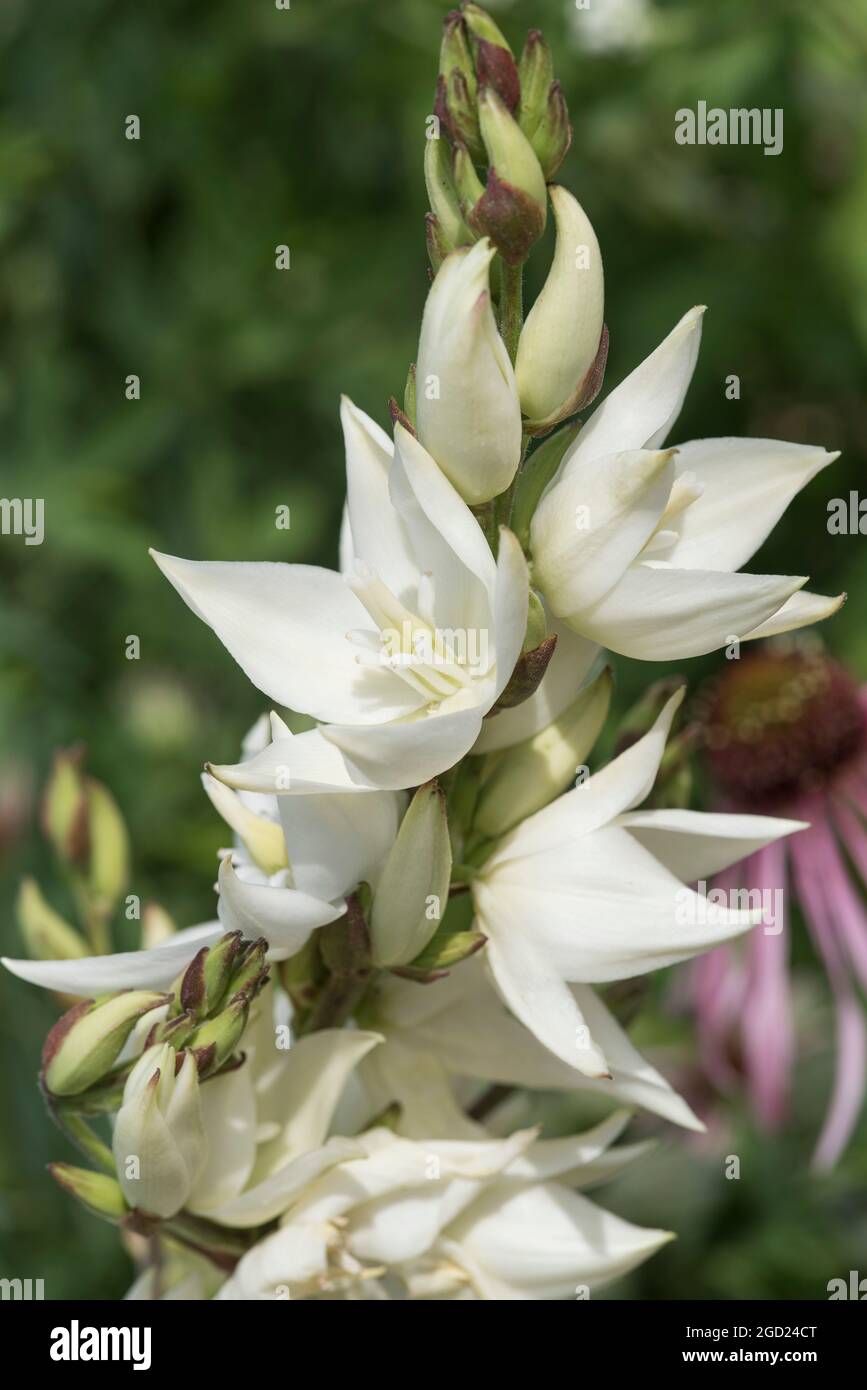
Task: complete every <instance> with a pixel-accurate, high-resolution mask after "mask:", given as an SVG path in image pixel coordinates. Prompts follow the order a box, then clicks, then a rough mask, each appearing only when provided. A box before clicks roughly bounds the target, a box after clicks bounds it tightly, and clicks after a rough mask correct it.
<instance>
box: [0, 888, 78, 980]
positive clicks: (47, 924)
mask: <svg viewBox="0 0 867 1390" xmlns="http://www.w3.org/2000/svg"><path fill="white" fill-rule="evenodd" d="M15 908H16V915H17V917H18V925H19V927H20V928H21V934H22V936H23V937H24V941H25V944H26V946H27V954H28V955H29V956H32V957H33V958H34V960H80V959H81V957H82V956H86V955H87V947H86V946H85V944H84V942H83V941H82V939H81V937H80V936H79V935H78V932H77V931H75V930H74V928H73V927H71V926H70V925H69V923H68V922H66V921H65V920H64V919H63V918H62V917H61V916H60V913H59V912H55V910H54V908H53V907H52V906H51V904H50V903H47V902H46V901H45V898H43V896H42V890H41V889H40V887H39V884H38V883H37V882H36V880H35V879H32V878H25V879H23V880H22V882H21V887H20V888H19V890H18V901H17V903H16V905H15Z"/></svg>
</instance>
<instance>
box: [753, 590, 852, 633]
mask: <svg viewBox="0 0 867 1390" xmlns="http://www.w3.org/2000/svg"><path fill="white" fill-rule="evenodd" d="M845 602H846V595H845V594H835V595H834V596H833V597H832V598H827V597H826V596H825V595H824V594H812V593H809V592H808V591H807V590H806V589H801V590H799V592H798V593H796V594H792V596H791V598H788V599H786V602H785V603H784V604H783V606H782V608H779V609H778V610H777V612H776V613H774V614H772V615H771V617H770V618H767V619H766V621H765V622H763V623H760V624H759V626H758V627H754V628H753V629H752V631H750V632H747V633H745V634H744V641H745V642H754V641H755V640H756V639H757V638H758V639H761V638H764V637H778V636H779V634H780V633H781V632H793V631H794V630H795V628H799V627H809V626H810V624H811V623H821V622H824V620H825V618H831V617H833V616H834V614H835V613H837V612H839V610H840V609H841V608H842V607H843V604H844V603H845Z"/></svg>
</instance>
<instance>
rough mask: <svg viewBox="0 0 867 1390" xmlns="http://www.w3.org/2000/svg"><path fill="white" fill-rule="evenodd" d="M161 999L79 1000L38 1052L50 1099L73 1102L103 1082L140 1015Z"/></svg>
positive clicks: (131, 993) (129, 994) (148, 993)
mask: <svg viewBox="0 0 867 1390" xmlns="http://www.w3.org/2000/svg"><path fill="white" fill-rule="evenodd" d="M166 998H167V996H166V995H165V994H157V993H155V991H153V990H144V989H129V990H123V991H122V992H121V993H119V994H109V995H104V996H102V998H100V999H83V1000H82V1001H81V1003H79V1004H76V1005H74V1007H73V1008H71V1009H69V1010H68V1012H67V1013H65V1014H64V1015H63V1017H62V1018H59V1019H58V1020H57V1022H56V1023H55V1025H54V1027H53V1028H52V1029H51V1032H50V1033H49V1034H48V1037H47V1038H46V1039H45V1045H44V1047H43V1049H42V1080H43V1083H44V1085H45V1088H46V1090H48V1091H49V1092H50V1093H51V1094H52V1095H55V1096H76V1095H79V1094H80V1093H81V1092H82V1091H86V1090H87V1088H88V1087H89V1086H93V1085H94V1084H95V1083H96V1082H97V1081H99V1080H100V1078H101V1077H103V1076H104V1075H105V1074H106V1072H107V1071H109V1069H110V1068H111V1067H112V1065H113V1064H114V1062H115V1061H116V1060H117V1057H118V1054H119V1053H120V1050H121V1048H122V1047H123V1045H124V1043H125V1042H126V1040H127V1038H128V1037H129V1035H130V1033H131V1032H132V1029H133V1026H134V1024H135V1023H136V1021H137V1020H138V1019H139V1018H141V1017H142V1015H143V1014H146V1013H148V1012H149V1011H150V1010H151V1009H154V1008H156V1007H157V1006H158V1005H159V1004H164V1003H165V1002H166Z"/></svg>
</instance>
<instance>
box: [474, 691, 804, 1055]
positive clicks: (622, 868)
mask: <svg viewBox="0 0 867 1390" xmlns="http://www.w3.org/2000/svg"><path fill="white" fill-rule="evenodd" d="M682 697H683V691H682V690H680V691H678V692H677V693H676V694H675V695H673V696H672V698H671V699H670V700H669V701H668V703H667V705H666V706H665V709H664V710H663V711H662V713H661V714H660V716H659V718H658V719H657V721H656V723H655V724H654V726H653V728H652V729H651V730H650V732H649V733H647V734H646V735H645V736H644V738H642V739H640V740H639V741H638V742H637V743H635V744H633V745H632V746H631V747H630V748H628V749H627V750H626V752H624V753H621V754H620V756H619V757H618V758H615V759H614V761H613V762H611V763H609V764H608V765H607V766H606V767H604V768H602V769H601V771H599V772H595V773H593V774H592V775H591V776H590V777H589V778H588V779H587V781H586V782H584V783H582V784H581V785H579V786H577V787H575V788H574V789H573V790H572V791H570V792H567V793H566V794H565V795H564V796H561V797H558V798H557V800H556V801H552V802H551V803H550V805H548V806H546V807H545V808H544V810H541V811H538V812H537V813H536V814H535V815H534V816H531V817H530V818H529V819H528V820H525V821H523V822H522V823H521V824H520V825H518V826H517V827H516V828H515V829H514V830H513V831H510V832H509V834H508V835H506V836H505V838H504V839H503V840H501V841H500V842H499V844H498V845H497V848H496V849H495V851H494V853H493V854H492V855H491V857H490V858H489V859H488V860H487V861H486V862H485V864H484V865H483V866H482V868H481V870H480V871H479V875H478V877H477V878H475V879H474V880H473V882H472V892H473V899H474V903H475V910H476V918H477V926H478V928H479V930H480V931H482V932H483V933H484V935H485V936H486V937H487V938H488V942H487V946H486V948H485V958H486V960H487V963H488V965H489V967H490V969H491V972H492V975H493V978H494V980H495V982H496V985H497V988H498V989H499V990H500V993H501V994H502V996H503V999H504V1000H505V1002H506V1003H507V1004H508V1005H509V1008H510V1009H511V1010H512V1012H513V1013H514V1014H516V1015H517V1017H518V1018H520V1019H521V1020H522V1022H523V1023H525V1024H526V1026H527V1027H528V1028H529V1029H530V1030H531V1032H533V1033H535V1035H536V1037H537V1038H538V1039H539V1040H540V1042H542V1043H544V1044H545V1046H546V1047H547V1048H549V1049H550V1050H551V1051H552V1052H553V1053H555V1055H556V1056H558V1057H559V1058H561V1059H562V1060H563V1061H564V1062H566V1063H568V1064H569V1065H570V1066H573V1067H577V1068H578V1070H579V1071H582V1072H584V1073H585V1075H587V1076H596V1077H605V1076H609V1075H611V1073H612V1068H611V1065H610V1063H609V1060H608V1059H607V1057H606V1056H605V1052H604V1048H603V1045H602V1040H601V1038H598V1037H596V1036H595V1035H594V1030H593V1027H592V1025H591V1023H590V1020H589V1018H587V1017H585V1015H584V1014H583V1013H582V1009H581V1003H580V996H579V995H577V994H576V993H575V992H574V991H573V990H570V988H569V985H570V983H579V982H580V983H581V984H597V983H604V982H606V981H611V980H623V979H628V978H630V977H632V976H633V975H642V974H645V973H646V972H647V971H650V970H657V969H660V968H661V967H663V966H667V965H673V964H675V963H676V962H678V961H683V960H687V959H688V958H689V957H690V956H694V955H697V954H698V953H699V952H701V951H707V950H710V949H711V948H712V947H714V946H717V945H719V944H720V943H721V942H723V941H726V940H728V939H729V938H730V937H733V936H737V935H739V934H740V933H741V932H743V931H746V930H747V929H748V928H749V927H751V926H753V925H755V924H756V923H757V922H758V921H759V920H760V917H761V909H757V910H755V911H753V910H742V909H740V908H734V909H729V908H726V907H722V906H720V907H716V906H715V907H714V908H713V910H708V908H707V905H706V904H705V902H704V900H702V899H699V897H698V895H697V894H695V893H694V892H693V890H692V889H691V888H688V887H686V886H685V885H686V884H687V883H692V882H695V881H696V880H700V879H708V878H710V877H711V876H712V875H713V874H715V873H718V872H719V870H720V869H723V868H725V867H727V866H728V865H729V864H734V863H737V861H738V860H740V859H742V858H744V857H745V856H746V855H748V854H751V853H753V852H754V851H755V850H757V849H759V848H760V847H761V846H762V845H766V844H770V843H771V841H773V840H776V839H779V838H780V837H781V836H782V835H788V834H791V833H792V832H793V831H796V830H801V829H803V825H802V824H801V822H799V821H786V820H776V819H773V818H770V817H766V816H742V815H737V816H736V815H719V814H716V815H709V814H704V813H702V812H699V811H675V810H670V811H636V810H634V808H635V807H636V806H638V805H639V804H640V803H641V802H642V801H643V800H644V799H645V797H646V796H647V795H648V793H649V792H650V790H651V788H652V786H653V782H654V780H655V777H656V773H657V769H658V767H659V762H660V759H661V757H662V753H663V750H664V748H665V740H666V736H667V733H668V730H669V727H670V725H671V720H672V718H673V716H674V713H675V710H676V709H677V706H678V705H679V704H680V701H681V699H682Z"/></svg>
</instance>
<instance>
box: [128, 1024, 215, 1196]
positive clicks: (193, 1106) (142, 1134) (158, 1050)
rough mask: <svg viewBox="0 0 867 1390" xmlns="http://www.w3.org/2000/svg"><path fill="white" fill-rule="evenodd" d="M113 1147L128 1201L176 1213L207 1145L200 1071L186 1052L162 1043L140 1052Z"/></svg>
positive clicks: (197, 1171)
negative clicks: (200, 1091) (200, 1089)
mask: <svg viewBox="0 0 867 1390" xmlns="http://www.w3.org/2000/svg"><path fill="white" fill-rule="evenodd" d="M176 1068H177V1070H176ZM112 1147H113V1150H114V1159H115V1163H116V1165H117V1175H118V1180H119V1182H120V1185H121V1188H122V1190H123V1194H124V1196H125V1197H126V1200H127V1202H128V1203H129V1204H130V1206H132V1207H137V1208H139V1209H140V1210H141V1211H144V1212H148V1213H149V1214H150V1215H152V1216H159V1217H163V1218H166V1217H169V1216H174V1214H175V1212H177V1211H179V1210H180V1209H181V1207H182V1206H183V1205H184V1203H185V1202H186V1201H187V1198H188V1197H189V1195H190V1192H191V1190H192V1187H193V1184H194V1182H195V1180H196V1178H197V1177H198V1175H199V1173H200V1171H201V1169H202V1166H203V1164H204V1161H205V1155H206V1147H207V1141H206V1138H205V1130H204V1125H203V1122H202V1109H201V1100H200V1097H199V1077H198V1073H197V1070H196V1064H195V1060H194V1058H193V1057H192V1056H191V1054H190V1053H189V1052H183V1053H176V1052H175V1051H174V1049H173V1048H172V1047H170V1046H169V1045H168V1043H162V1044H157V1046H155V1047H151V1048H148V1050H147V1052H145V1053H144V1054H143V1056H142V1057H140V1058H139V1060H138V1062H137V1063H136V1065H135V1066H134V1067H133V1069H132V1071H131V1072H130V1074H129V1078H128V1080H127V1083H126V1086H125V1087H124V1093H123V1104H122V1105H121V1107H120V1110H119V1111H118V1115H117V1120H116V1122H115V1127H114V1139H113V1145H112Z"/></svg>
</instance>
